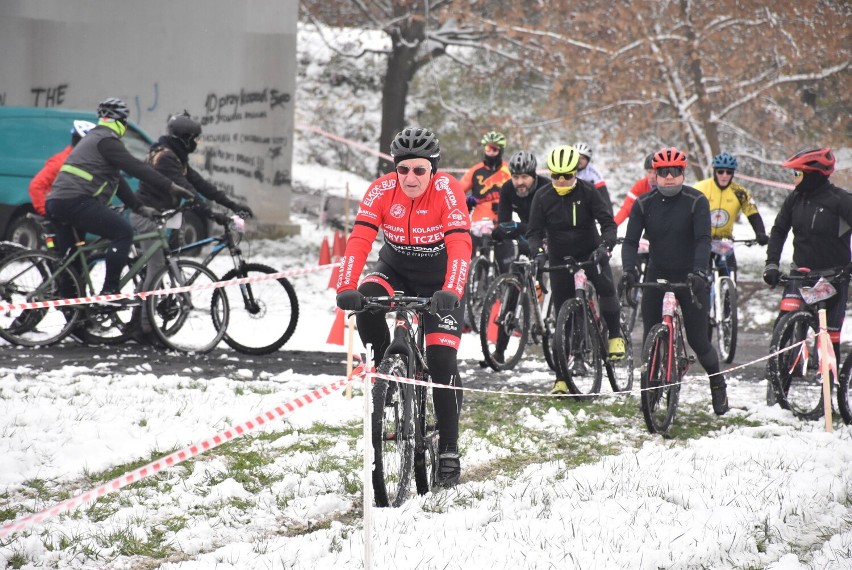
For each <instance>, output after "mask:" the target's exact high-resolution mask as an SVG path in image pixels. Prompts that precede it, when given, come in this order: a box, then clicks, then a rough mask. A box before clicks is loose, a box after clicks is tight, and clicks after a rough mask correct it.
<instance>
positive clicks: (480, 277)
mask: <svg viewBox="0 0 852 570" xmlns="http://www.w3.org/2000/svg"><path fill="white" fill-rule="evenodd" d="M496 276H497V264H496V263H493V262H491V261H489V260H488V259H487V258H485V257H483V256H481V255H479V256H477V257H476V258H474V260H473V263H471V264H470V277H469V278H468V280H467V293H466V295H465V303H466V304H467V315H468V321H469V322H470V328H471V329H472V330H473V332H479V321H480V317H481V315H482V307H483V303H485V297H486V295H487V294H488V288H489V286H490V285H491V283H492V282H493V281H494V278H495V277H496Z"/></svg>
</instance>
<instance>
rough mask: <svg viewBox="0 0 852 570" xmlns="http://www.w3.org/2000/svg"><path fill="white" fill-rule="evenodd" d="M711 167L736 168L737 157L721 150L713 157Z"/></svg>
mask: <svg viewBox="0 0 852 570" xmlns="http://www.w3.org/2000/svg"><path fill="white" fill-rule="evenodd" d="M713 168H730V169H731V170H736V169H737V159H736V158H734V156H733V155H732V154H729V153H727V152H723V153H722V154H717V155H716V156H714V157H713Z"/></svg>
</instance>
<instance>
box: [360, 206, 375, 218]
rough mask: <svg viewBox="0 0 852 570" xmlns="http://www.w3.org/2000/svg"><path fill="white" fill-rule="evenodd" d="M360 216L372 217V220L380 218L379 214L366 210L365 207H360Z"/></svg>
mask: <svg viewBox="0 0 852 570" xmlns="http://www.w3.org/2000/svg"><path fill="white" fill-rule="evenodd" d="M357 215H358V216H361V217H362V218H370V219H372V220H375V219H378V216H377V215H376V214H375V212H373V211H372V210H365V209H364V208H358V214H357Z"/></svg>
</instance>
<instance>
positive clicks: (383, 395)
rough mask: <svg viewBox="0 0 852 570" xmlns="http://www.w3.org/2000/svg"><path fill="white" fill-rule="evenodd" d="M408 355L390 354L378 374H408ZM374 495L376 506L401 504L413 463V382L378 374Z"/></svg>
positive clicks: (374, 447) (374, 438)
mask: <svg viewBox="0 0 852 570" xmlns="http://www.w3.org/2000/svg"><path fill="white" fill-rule="evenodd" d="M407 360H408V359H407V358H406V357H404V356H401V355H393V356H387V357H385V359H384V360H382V363H381V364H380V365H379V368H378V370H377V373H378V374H383V375H385V376H396V377H399V378H406V377H407V376H408V362H407ZM372 429H373V434H372V440H373V441H372V443H373V495H374V497H375V500H376V506H377V507H398V506H400V505H401V504H402V503H403V501H405V499H406V498H407V497H408V488H409V486H410V485H411V471H412V467H413V464H414V436H415V431H414V386H412V385H411V384H403V383H401V382H395V381H393V380H388V379H387V378H381V377H379V376H377V377H376V380H375V382H374V383H373V414H372Z"/></svg>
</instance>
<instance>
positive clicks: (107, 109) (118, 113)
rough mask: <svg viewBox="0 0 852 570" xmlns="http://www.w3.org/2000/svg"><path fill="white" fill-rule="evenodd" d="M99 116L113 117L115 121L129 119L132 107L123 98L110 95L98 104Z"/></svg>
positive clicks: (104, 117) (103, 117)
mask: <svg viewBox="0 0 852 570" xmlns="http://www.w3.org/2000/svg"><path fill="white" fill-rule="evenodd" d="M97 112H98V117H100V118H102V119H113V120H115V121H127V118H128V117H129V116H130V108H129V107H128V106H127V104H126V103H125V102H124V101H122V100H121V99H116V98H115V97H110V98H109V99H104V100H103V101H101V102H100V103H99V104H98V111H97Z"/></svg>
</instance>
